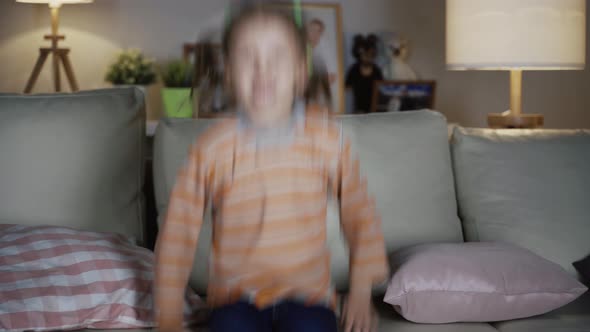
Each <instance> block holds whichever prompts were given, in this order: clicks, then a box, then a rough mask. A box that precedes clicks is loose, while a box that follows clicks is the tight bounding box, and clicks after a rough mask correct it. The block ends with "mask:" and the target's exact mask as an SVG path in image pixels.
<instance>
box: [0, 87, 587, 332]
mask: <svg viewBox="0 0 590 332" xmlns="http://www.w3.org/2000/svg"><path fill="white" fill-rule="evenodd" d="M143 107H144V106H143V102H142V97H141V95H139V94H138V92H137V91H135V90H133V89H116V90H101V91H94V92H82V93H77V94H72V95H38V96H15V95H0V155H1V156H2V158H1V159H0V223H22V224H54V225H62V226H71V227H78V228H82V229H87V230H95V231H116V232H119V233H121V234H125V235H128V236H133V237H135V238H136V239H137V240H138V242H139V243H145V242H143V240H144V239H145V229H146V227H145V218H144V217H145V216H144V214H145V204H144V199H143V197H142V187H143V183H142V178H143V162H144V158H145V149H144V148H145V142H146V140H145V129H144V124H145V118H144V115H143ZM211 121H215V120H163V121H162V122H161V123H160V124H159V126H158V129H157V133H156V137H155V142H154V144H155V146H154V156H153V163H154V172H153V179H154V183H155V191H156V202H157V210H158V213H159V215H160V216H162V215H164V213H165V211H166V207H167V202H168V195H169V193H170V190H171V187H172V185H173V183H174V179H175V175H176V172H177V170H178V167H179V166H180V165H181V163H182V162H183V160H184V158H185V156H186V152H187V150H188V147H189V145H190V144H191V143H192V142H193V141H194V140H195V138H196V137H197V136H198V135H199V134H200V133H201V132H202V131H203V130H204V129H205V128H206V127H207V126H209V125H210V124H211ZM337 121H339V122H340V123H341V125H342V127H343V130H344V132H345V133H346V134H347V135H348V136H349V137H350V138H351V140H352V142H353V148H354V150H355V151H356V152H357V153H358V155H359V156H360V159H361V167H362V169H363V172H364V174H365V175H366V176H367V178H368V184H369V189H370V191H371V193H372V194H373V196H374V197H375V199H376V203H377V208H378V210H379V213H380V214H381V217H382V222H383V231H384V234H385V239H386V242H387V249H388V251H389V252H395V251H396V250H397V249H399V248H403V247H406V246H409V245H413V244H420V243H433V242H463V241H503V242H510V243H514V244H517V245H519V246H522V247H525V248H528V249H531V250H533V251H534V252H536V253H538V254H540V255H541V256H543V257H546V258H548V259H550V260H552V261H554V262H556V263H558V264H560V265H562V266H563V267H564V268H565V269H566V270H568V271H569V272H570V273H572V274H574V273H575V272H574V271H573V270H572V268H571V263H572V262H573V261H575V260H577V259H580V258H582V257H584V256H586V255H587V254H589V253H590V240H589V239H588V238H589V236H590V204H588V203H590V132H588V131H565V130H564V131H548V130H543V131H520V130H517V131H491V130H485V129H466V128H457V129H455V131H454V134H453V138H452V140H451V144H449V140H448V134H447V124H446V121H445V119H444V117H443V116H441V115H440V114H439V113H436V112H429V111H419V112H408V113H388V114H373V115H363V116H342V117H340V118H339V119H338V120H337ZM498 197H502V198H503V199H498ZM336 211H337V210H336V208H335V205H334V204H332V206H331V209H330V211H329V216H328V218H327V222H328V228H329V238H328V245H329V246H330V248H331V251H332V254H333V257H332V269H333V276H334V283H335V284H336V285H337V286H338V288H339V290H341V291H343V292H344V291H346V284H347V270H348V266H347V263H348V261H347V251H346V245H345V243H344V241H343V240H342V237H341V235H340V231H339V224H338V215H337V213H336ZM159 221H160V222H161V221H162V220H161V218H160V220H159ZM210 236H211V228H210V224H207V223H206V224H205V227H204V229H203V231H202V232H201V235H200V237H201V238H200V240H199V249H198V251H197V254H196V257H195V262H196V263H195V267H194V269H193V273H192V275H191V281H190V283H191V286H192V287H193V288H194V289H195V290H197V291H199V292H203V291H204V289H205V287H206V284H207V274H208V271H207V252H208V244H209V243H210V241H209V239H210ZM382 291H383V290H380V292H382ZM380 292H377V294H376V305H377V308H378V311H379V314H380V327H379V331H396V332H429V331H432V332H435V331H436V332H445V331H449V332H450V331H473V332H479V331H482V332H484V331H506V332H511V331H515V332H519V331H541V332H543V331H568V332H569V331H590V295H589V294H585V295H583V296H582V297H581V298H579V299H578V300H576V301H575V302H573V303H571V304H569V305H567V306H565V307H563V308H561V309H558V310H556V311H554V312H551V313H548V314H546V315H542V316H538V317H533V318H528V319H522V320H514V321H506V322H498V323H492V324H487V323H468V324H445V325H425V324H415V323H411V322H408V321H406V320H404V319H403V318H401V317H400V316H399V315H398V314H396V313H395V311H394V310H393V308H392V307H391V306H389V305H385V304H383V303H382V302H381V301H379V300H378V299H379V296H378V295H379V293H380Z"/></svg>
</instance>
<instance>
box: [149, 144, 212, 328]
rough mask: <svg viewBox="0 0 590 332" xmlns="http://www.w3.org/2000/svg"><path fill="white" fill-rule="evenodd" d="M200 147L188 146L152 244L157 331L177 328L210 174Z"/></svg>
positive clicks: (179, 325) (180, 324) (179, 326)
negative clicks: (154, 252) (187, 152)
mask: <svg viewBox="0 0 590 332" xmlns="http://www.w3.org/2000/svg"><path fill="white" fill-rule="evenodd" d="M203 156H204V153H203V152H202V149H200V148H199V147H198V145H195V146H193V147H192V148H191V151H190V153H189V156H188V159H187V162H186V164H185V165H184V167H182V168H181V170H180V172H179V173H178V176H177V178H176V183H175V186H174V188H173V190H172V194H171V196H170V202H169V205H168V212H167V215H166V220H165V222H164V225H163V226H162V228H161V229H160V232H159V236H158V241H157V246H156V284H155V289H154V291H155V300H156V318H157V321H158V325H159V330H160V331H180V330H181V326H182V322H183V320H182V319H183V315H182V314H183V299H184V294H185V291H186V286H187V283H188V278H189V275H190V271H191V268H192V264H193V259H194V254H195V250H196V246H197V239H198V236H199V231H200V229H201V224H202V222H203V214H204V210H205V203H206V192H207V185H208V183H209V182H210V176H209V175H208V174H207V169H210V167H208V165H207V163H206V161H205V160H204V157H203Z"/></svg>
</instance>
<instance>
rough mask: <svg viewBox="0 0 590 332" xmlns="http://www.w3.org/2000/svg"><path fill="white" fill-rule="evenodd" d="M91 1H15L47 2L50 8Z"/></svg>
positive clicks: (90, 0) (27, 0)
mask: <svg viewBox="0 0 590 332" xmlns="http://www.w3.org/2000/svg"><path fill="white" fill-rule="evenodd" d="M93 1H94V0H16V2H24V3H42V4H48V5H49V7H52V8H57V7H61V5H66V4H72V3H91V2H93Z"/></svg>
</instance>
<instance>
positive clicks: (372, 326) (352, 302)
mask: <svg viewBox="0 0 590 332" xmlns="http://www.w3.org/2000/svg"><path fill="white" fill-rule="evenodd" d="M342 325H343V326H344V332H373V331H376V330H377V325H378V322H377V316H376V315H374V314H373V307H372V305H371V290H370V289H367V290H354V289H353V290H351V292H350V294H349V295H348V297H347V299H346V302H345V303H344V312H343V315H342Z"/></svg>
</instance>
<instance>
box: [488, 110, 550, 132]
mask: <svg viewBox="0 0 590 332" xmlns="http://www.w3.org/2000/svg"><path fill="white" fill-rule="evenodd" d="M543 124H544V117H543V115H541V114H519V115H511V114H506V115H504V114H502V113H490V114H488V126H489V127H490V128H518V129H536V128H541V127H543Z"/></svg>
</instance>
